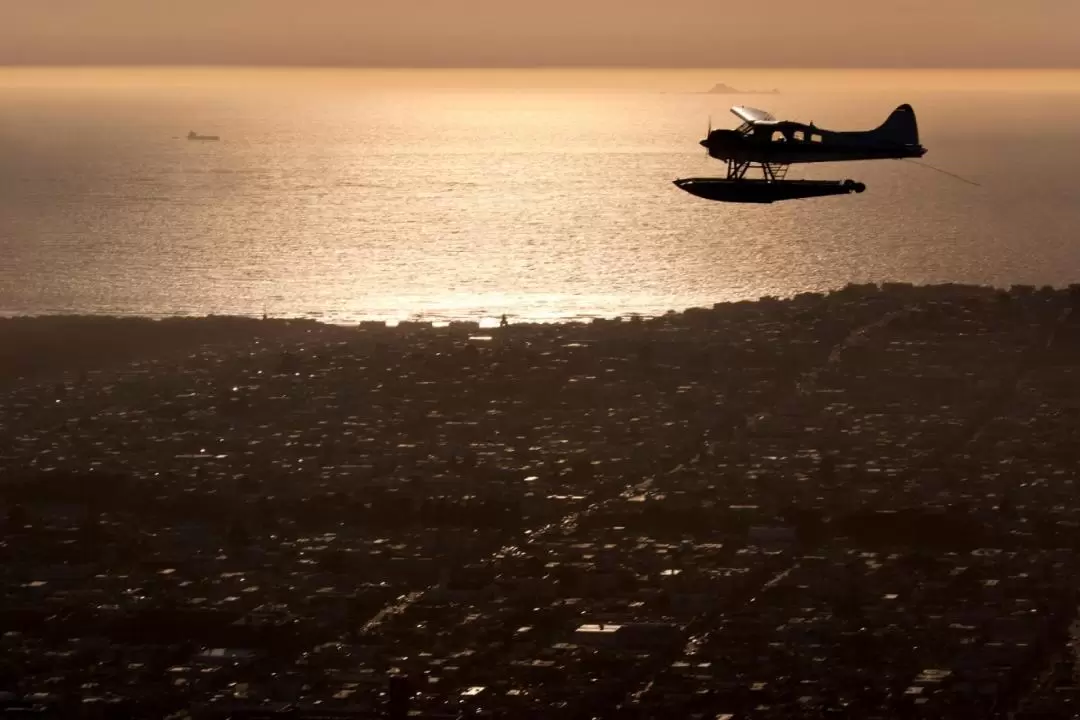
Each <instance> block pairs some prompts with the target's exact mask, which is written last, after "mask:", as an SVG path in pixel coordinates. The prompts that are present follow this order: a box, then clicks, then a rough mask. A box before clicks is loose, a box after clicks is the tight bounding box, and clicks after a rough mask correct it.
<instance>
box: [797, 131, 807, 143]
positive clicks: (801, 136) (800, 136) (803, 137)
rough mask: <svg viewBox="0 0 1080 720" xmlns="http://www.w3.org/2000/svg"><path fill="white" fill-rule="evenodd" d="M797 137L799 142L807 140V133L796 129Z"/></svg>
mask: <svg viewBox="0 0 1080 720" xmlns="http://www.w3.org/2000/svg"><path fill="white" fill-rule="evenodd" d="M795 139H796V140H797V141H798V142H804V141H805V140H806V133H804V132H803V131H802V130H796V131H795Z"/></svg>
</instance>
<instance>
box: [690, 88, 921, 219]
mask: <svg viewBox="0 0 1080 720" xmlns="http://www.w3.org/2000/svg"><path fill="white" fill-rule="evenodd" d="M731 112H732V113H734V114H735V116H736V117H738V118H739V119H740V120H742V125H740V126H739V127H738V128H737V129H735V130H713V129H712V122H711V121H710V123H709V133H708V135H707V136H706V138H705V139H704V140H702V141H701V145H702V146H703V147H704V148H705V149H706V151H707V152H708V156H709V157H711V158H714V159H716V160H722V161H724V162H726V163H727V176H726V177H693V178H682V179H679V180H676V181H675V185H676V187H678V188H679V189H680V190H685V191H686V192H688V193H690V194H691V195H696V196H697V197H700V198H705V199H706V200H718V201H721V202H738V203H773V202H776V201H778V200H797V199H800V198H811V197H824V196H827V195H847V194H850V193H861V192H863V191H864V190H866V185H864V184H863V183H861V182H856V181H854V180H788V179H787V171H788V167H789V166H791V165H794V164H796V163H821V162H848V161H852V160H886V159H907V158H921V157H922V156H923V155H925V154H926V148H924V147H923V146H922V145H920V144H919V126H918V123H917V122H916V121H915V111H914V110H912V108H911V106H910V105H901V106H900V107H898V108H896V110H894V111H893V112H892V114H891V115H889V117H888V118H887V119H886V120H885V122H884V123H882V124H881V126H880V127H878V128H875V129H874V130H865V131H855V132H836V131H832V130H825V129H824V128H819V127H816V126H815V125H814V124H813V123H810V124H808V125H804V124H803V123H798V122H792V121H789V120H777V119H776V118H775V117H773V116H772V115H770V114H769V113H767V112H765V111H764V110H757V109H755V108H751V107H744V106H741V105H737V106H735V107H733V108H731ZM751 173H753V175H755V176H751ZM758 174H760V176H756V175H758Z"/></svg>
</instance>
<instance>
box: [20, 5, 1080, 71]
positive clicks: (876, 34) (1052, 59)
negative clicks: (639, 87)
mask: <svg viewBox="0 0 1080 720" xmlns="http://www.w3.org/2000/svg"><path fill="white" fill-rule="evenodd" d="M1078 38H1080V0H738V1H732V0H666V1H665V0H303V1H301V0H167V1H158V0H33V1H28V0H0V64H23V65H27V64H29V65H33V64H91V65H100V64H199V65H209V64H253V65H336V66H408V67H418V66H419V67H440V66H456V67H479V66H523V65H524V66H530V65H562V66H567V65H569V66H575V65H585V66H622V65H632V66H656V67H665V66H672V67H737V66H745V67H1080V39H1078Z"/></svg>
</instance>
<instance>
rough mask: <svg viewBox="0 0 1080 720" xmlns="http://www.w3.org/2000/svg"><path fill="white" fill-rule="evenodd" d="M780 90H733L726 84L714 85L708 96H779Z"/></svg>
mask: <svg viewBox="0 0 1080 720" xmlns="http://www.w3.org/2000/svg"><path fill="white" fill-rule="evenodd" d="M779 92H780V91H779V90H777V89H776V88H773V89H772V90H739V89H738V88H733V87H731V86H730V85H725V84H724V83H717V84H715V85H713V87H712V90H709V91H708V92H707V94H708V95H776V94H779Z"/></svg>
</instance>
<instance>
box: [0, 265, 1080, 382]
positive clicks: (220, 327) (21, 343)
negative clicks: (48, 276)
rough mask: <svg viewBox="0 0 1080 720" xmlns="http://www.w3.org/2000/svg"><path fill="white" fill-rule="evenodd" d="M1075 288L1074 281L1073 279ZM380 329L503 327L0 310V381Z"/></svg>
mask: <svg viewBox="0 0 1080 720" xmlns="http://www.w3.org/2000/svg"><path fill="white" fill-rule="evenodd" d="M1072 287H1074V288H1075V287H1076V286H1072ZM1075 293H1076V290H1075V289H1070V288H1051V287H1049V286H1048V287H1041V288H1037V287H1035V286H1029V285H1020V286H1013V287H1012V288H1009V289H1005V288H995V287H990V286H983V285H960V284H939V285H912V284H907V283H883V284H880V285H877V284H859V285H856V284H850V285H848V286H846V287H843V288H840V289H838V290H833V291H831V293H826V294H821V293H802V294H798V295H795V296H793V297H789V298H775V297H765V298H760V299H758V300H743V301H733V302H718V303H715V304H714V305H712V308H687V309H685V310H683V311H669V312H666V313H664V314H662V315H652V316H645V315H636V314H635V315H630V316H629V317H613V318H603V317H595V318H582V320H578V321H561V322H551V323H513V322H512V323H511V330H512V334H513V337H515V338H518V339H527V338H528V337H529V336H531V335H551V334H573V335H576V336H583V337H590V336H593V337H594V338H595V339H599V338H602V337H604V336H606V335H609V334H611V332H613V331H616V330H617V329H618V328H622V329H623V330H624V332H619V335H624V334H625V332H629V334H631V335H634V334H635V331H636V330H638V329H639V330H642V331H643V332H645V331H647V330H648V329H651V328H657V327H671V326H675V327H677V326H681V325H686V324H689V325H691V326H692V325H694V324H697V323H700V322H704V321H706V320H707V318H708V317H711V316H714V315H715V316H717V317H719V316H723V315H725V314H726V313H727V312H730V311H733V310H735V309H740V308H753V307H757V308H762V309H770V308H771V309H782V308H787V309H792V308H798V309H802V310H805V311H810V312H812V311H814V310H816V311H824V312H825V314H827V308H828V305H831V304H836V303H842V302H845V301H846V300H851V299H854V298H859V297H862V298H878V299H883V300H892V301H896V302H900V301H903V302H942V301H970V300H980V301H985V302H990V301H994V300H997V299H1000V298H1003V297H1009V298H1014V297H1015V298H1020V297H1030V296H1038V297H1042V298H1068V297H1069V296H1070V294H1075ZM356 330H360V331H361V332H362V334H364V335H366V336H378V338H379V340H380V341H384V342H386V341H393V340H394V339H408V338H410V337H411V336H413V335H415V334H428V332H430V334H434V335H448V336H454V337H464V336H468V335H470V334H477V335H478V334H490V332H496V334H498V331H499V330H500V328H497V327H490V326H488V324H486V323H481V322H477V321H448V322H432V321H427V320H408V321H402V322H400V323H397V324H393V323H390V322H383V321H366V322H361V323H355V324H334V323H326V322H323V321H318V320H312V318H301V317H262V318H257V317H249V316H240V315H203V316H166V317H148V316H130V315H121V316H118V315H81V314H56V315H15V316H8V317H0V384H3V383H5V382H11V381H33V380H44V379H48V378H51V377H55V376H57V375H64V373H70V372H84V371H87V370H104V369H109V368H112V367H116V366H118V365H123V364H125V363H130V362H134V361H138V359H164V358H171V357H178V356H184V355H186V354H190V353H191V352H194V351H198V350H205V349H210V348H235V347H243V345H251V344H258V343H260V342H273V343H289V342H293V343H295V342H301V341H308V342H312V341H335V340H337V341H340V340H347V339H354V338H355V337H356V334H355V331H356Z"/></svg>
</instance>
